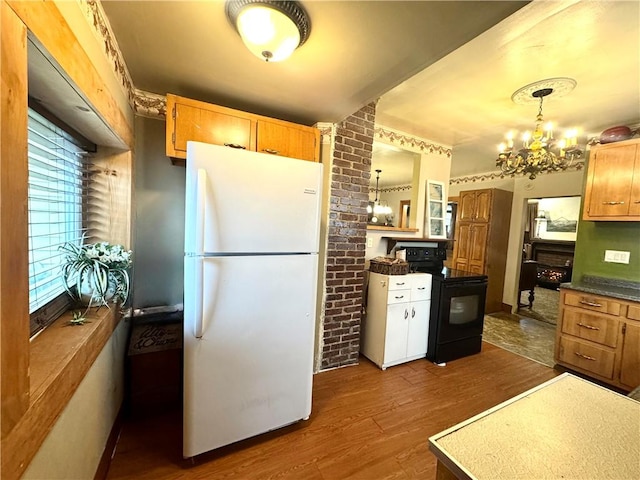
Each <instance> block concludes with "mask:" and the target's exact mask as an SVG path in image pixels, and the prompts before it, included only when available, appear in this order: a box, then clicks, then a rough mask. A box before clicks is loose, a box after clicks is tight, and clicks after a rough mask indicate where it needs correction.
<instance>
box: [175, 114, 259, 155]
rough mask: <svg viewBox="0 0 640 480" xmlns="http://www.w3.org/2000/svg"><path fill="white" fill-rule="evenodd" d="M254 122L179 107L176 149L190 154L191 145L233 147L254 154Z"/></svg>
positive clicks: (176, 126)
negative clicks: (200, 143)
mask: <svg viewBox="0 0 640 480" xmlns="http://www.w3.org/2000/svg"><path fill="white" fill-rule="evenodd" d="M251 123H252V122H251V120H250V119H248V118H242V117H240V116H234V115H228V114H226V113H221V112H216V111H214V110H205V109H202V108H198V107H193V106H190V105H182V104H180V103H177V104H176V120H175V132H174V141H173V143H174V148H175V149H176V150H177V151H180V152H185V154H186V151H187V142H188V141H189V140H193V141H196V142H204V143H212V144H214V145H229V146H234V147H237V148H244V149H246V150H251V127H252V126H251Z"/></svg>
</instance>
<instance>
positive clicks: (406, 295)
mask: <svg viewBox="0 0 640 480" xmlns="http://www.w3.org/2000/svg"><path fill="white" fill-rule="evenodd" d="M410 301H411V290H409V289H405V290H389V293H388V294H387V305H393V304H394V303H405V302H410Z"/></svg>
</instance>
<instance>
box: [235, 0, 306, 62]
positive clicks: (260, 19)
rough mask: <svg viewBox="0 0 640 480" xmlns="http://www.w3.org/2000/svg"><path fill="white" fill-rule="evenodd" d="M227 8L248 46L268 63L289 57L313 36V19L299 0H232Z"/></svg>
mask: <svg viewBox="0 0 640 480" xmlns="http://www.w3.org/2000/svg"><path fill="white" fill-rule="evenodd" d="M225 10H226V14H227V18H228V19H229V21H230V22H231V24H232V25H233V26H234V27H235V28H236V30H237V31H238V33H239V34H240V37H241V38H242V41H243V42H244V44H245V46H246V47H247V48H248V49H249V51H250V52H251V53H253V54H254V55H255V56H256V57H258V58H260V59H261V60H264V61H266V62H279V61H282V60H285V59H287V58H289V56H290V55H291V54H292V53H293V51H294V50H295V49H296V48H298V47H299V46H300V45H302V44H303V43H304V42H306V40H307V38H309V32H310V30H311V22H310V21H309V17H308V15H307V13H306V12H305V10H304V9H303V8H302V6H301V5H300V4H299V3H298V2H295V1H277V0H228V1H227V3H226V8H225Z"/></svg>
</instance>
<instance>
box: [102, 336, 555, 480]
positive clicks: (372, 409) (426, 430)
mask: <svg viewBox="0 0 640 480" xmlns="http://www.w3.org/2000/svg"><path fill="white" fill-rule="evenodd" d="M558 374H559V372H556V371H554V370H553V369H551V368H549V367H546V366H544V365H541V364H539V363H537V362H534V361H531V360H528V359H526V358H524V357H521V356H518V355H515V354H513V353H510V352H507V351H506V350H502V349H500V348H498V347H495V346H493V345H490V344H487V343H483V347H482V352H481V353H479V354H477V355H473V356H470V357H466V358H461V359H459V360H455V361H453V362H449V363H448V364H447V365H446V366H445V367H438V366H436V365H434V364H432V363H431V362H429V361H427V360H417V361H414V362H411V363H407V364H404V365H399V366H396V367H391V368H389V369H387V370H386V371H384V372H383V371H381V370H379V369H378V368H377V367H376V366H375V365H374V364H373V363H371V362H369V361H368V360H367V359H366V358H364V357H360V364H359V365H357V366H353V367H345V368H341V369H337V370H331V371H327V372H323V373H319V374H317V375H315V376H314V388H313V411H312V414H311V418H310V419H309V420H308V421H306V422H300V423H298V424H296V425H292V426H289V427H286V428H284V429H280V430H278V431H275V432H271V433H268V434H264V435H261V436H259V437H255V438H252V439H249V440H245V441H243V442H239V443H237V444H235V445H232V446H228V447H223V448H221V449H218V450H216V451H214V452H210V453H207V454H204V455H201V456H199V457H197V458H196V459H195V460H193V461H191V460H183V459H182V456H181V442H182V434H181V412H180V411H173V412H167V413H164V414H162V415H155V416H147V417H146V418H130V419H127V420H125V423H124V427H123V431H122V434H121V437H120V440H119V443H118V446H117V450H116V454H115V456H114V458H113V461H112V464H111V467H110V470H109V473H108V476H107V478H109V479H112V480H115V479H137V480H144V479H154V480H165V479H166V480H168V479H171V480H173V479H216V480H217V479H243V480H245V479H246V480H252V479H260V480H264V479H304V480H315V479H318V480H342V479H363V480H364V479H366V480H371V479H376V480H380V479H433V478H435V465H436V459H435V457H434V455H433V454H432V453H431V452H430V451H429V448H428V442H427V440H428V438H429V436H431V435H434V434H436V433H438V432H440V431H442V430H444V429H446V428H448V427H450V426H452V425H454V424H456V423H458V422H461V421H462V420H465V419H467V418H469V417H471V416H473V415H475V414H478V413H480V412H482V411H484V410H486V409H488V408H490V407H492V406H494V405H496V404H498V403H500V402H502V401H504V400H507V399H509V398H511V397H513V396H515V395H517V394H519V393H522V392H524V391H525V390H528V389H529V388H532V387H534V386H535V385H538V384H540V383H542V382H544V381H546V380H549V379H550V378H552V377H554V376H556V375H558Z"/></svg>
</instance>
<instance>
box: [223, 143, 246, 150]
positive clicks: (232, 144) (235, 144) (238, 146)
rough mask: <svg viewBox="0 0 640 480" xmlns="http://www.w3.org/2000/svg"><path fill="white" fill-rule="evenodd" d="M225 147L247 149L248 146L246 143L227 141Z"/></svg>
mask: <svg viewBox="0 0 640 480" xmlns="http://www.w3.org/2000/svg"><path fill="white" fill-rule="evenodd" d="M224 146H225V147H231V148H239V149H240V150H246V149H247V147H245V146H244V145H240V144H238V143H225V144H224Z"/></svg>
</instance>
